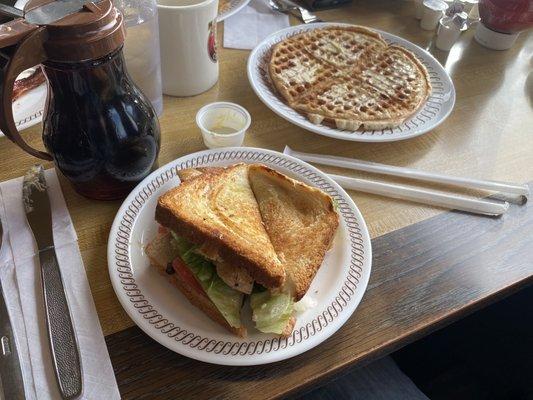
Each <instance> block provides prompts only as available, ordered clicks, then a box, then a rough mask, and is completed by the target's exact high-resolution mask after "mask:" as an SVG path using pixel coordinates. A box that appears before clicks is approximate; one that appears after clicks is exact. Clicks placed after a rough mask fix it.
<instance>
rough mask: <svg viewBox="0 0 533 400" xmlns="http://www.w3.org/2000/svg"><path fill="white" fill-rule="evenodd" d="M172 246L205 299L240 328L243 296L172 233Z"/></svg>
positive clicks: (207, 262) (233, 325) (190, 246)
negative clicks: (195, 279) (203, 293)
mask: <svg viewBox="0 0 533 400" xmlns="http://www.w3.org/2000/svg"><path fill="white" fill-rule="evenodd" d="M171 232H172V231H171ZM172 236H173V238H174V246H175V247H176V249H177V251H178V253H179V255H180V257H181V259H182V260H183V262H184V263H185V264H186V265H187V267H189V269H190V270H191V272H192V273H193V274H194V276H195V277H196V278H197V279H198V281H199V282H200V285H201V286H202V288H203V289H204V290H205V293H206V294H207V297H209V299H210V300H211V301H212V302H213V304H215V306H216V308H218V310H219V311H220V313H221V314H222V315H223V316H224V318H226V321H228V323H229V324H230V325H231V326H232V327H234V328H239V327H241V307H242V301H243V297H244V294H243V293H241V292H239V291H237V290H235V289H233V288H231V287H229V286H228V285H227V284H226V283H225V282H224V281H223V280H222V279H220V277H219V276H218V275H217V270H216V267H215V266H214V265H213V264H212V263H211V262H209V261H208V260H206V259H205V258H204V257H202V256H201V255H199V254H197V253H195V252H194V250H195V249H196V247H195V246H193V245H192V244H190V243H189V242H187V240H185V239H183V238H181V237H179V236H178V235H176V234H175V233H174V232H172Z"/></svg>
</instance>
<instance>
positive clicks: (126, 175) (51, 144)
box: [0, 0, 160, 200]
mask: <svg viewBox="0 0 533 400" xmlns="http://www.w3.org/2000/svg"><path fill="white" fill-rule="evenodd" d="M46 3H49V1H46V0H44V1H43V0H37V1H31V2H30V3H29V4H28V5H27V7H26V9H27V10H28V9H31V8H34V7H37V6H39V5H43V4H46ZM123 43H124V27H123V17H122V14H121V13H120V12H119V11H118V10H117V9H116V8H115V7H113V5H112V4H111V1H110V0H102V1H101V2H99V3H86V4H84V5H83V9H82V10H80V11H78V12H76V13H74V14H71V15H68V16H66V17H64V18H62V19H61V20H59V21H56V22H52V23H50V24H47V25H42V26H37V25H32V24H29V23H28V22H26V21H25V20H23V19H17V20H14V21H11V22H9V23H6V24H4V25H0V59H2V58H3V60H4V63H3V64H2V65H0V113H1V115H2V118H0V130H2V132H3V133H4V134H5V135H6V136H7V137H8V138H9V139H11V140H12V141H13V142H15V143H16V144H17V145H19V146H20V147H21V148H22V149H23V150H25V151H27V152H28V153H30V154H32V155H34V156H36V157H39V158H43V159H46V160H53V161H54V163H55V165H56V167H57V168H58V169H59V170H60V171H61V172H62V173H63V175H64V176H66V177H67V178H68V180H69V181H70V182H71V183H72V184H73V185H74V188H75V189H76V191H78V192H79V193H81V194H82V195H84V196H87V197H90V198H94V199H103V200H107V199H109V200H110V199H118V198H122V197H124V196H125V195H126V194H127V193H129V191H130V190H131V189H133V187H135V186H136V185H137V184H138V183H139V182H140V181H141V180H142V179H143V178H144V177H146V176H147V175H148V174H149V173H150V172H151V171H152V169H153V168H154V166H155V163H156V160H157V156H158V153H159V147H160V132H159V122H158V120H157V116H156V114H155V111H154V109H153V107H152V105H151V104H150V101H149V100H148V99H147V98H146V97H145V96H144V95H143V93H142V92H141V91H140V90H139V89H138V88H137V86H135V84H134V83H133V81H132V79H131V78H130V76H129V74H128V72H127V70H126V67H125V63H124V57H123V54H122V46H123ZM39 63H42V65H43V69H44V73H45V75H46V77H47V81H48V98H47V102H46V107H45V110H44V115H43V141H44V144H45V147H46V150H47V152H42V151H39V150H36V149H34V148H33V147H31V146H30V145H28V144H27V143H26V142H25V141H24V139H23V138H22V137H21V135H20V134H19V133H18V131H17V128H16V127H15V123H14V120H13V112H12V107H11V98H12V92H13V83H14V81H15V79H16V77H17V76H18V74H19V73H20V72H22V71H23V70H25V69H27V68H29V67H32V66H34V65H37V64H39Z"/></svg>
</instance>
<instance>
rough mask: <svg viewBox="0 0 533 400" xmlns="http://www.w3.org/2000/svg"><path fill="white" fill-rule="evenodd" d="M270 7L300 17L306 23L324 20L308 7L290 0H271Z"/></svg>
mask: <svg viewBox="0 0 533 400" xmlns="http://www.w3.org/2000/svg"><path fill="white" fill-rule="evenodd" d="M268 4H269V6H270V8H272V9H273V10H275V11H278V12H281V13H283V14H289V15H292V16H295V17H296V18H298V19H300V20H301V21H302V22H303V23H304V24H311V23H314V22H324V21H322V20H321V19H320V18H318V17H317V16H316V15H315V14H313V13H311V12H310V11H309V10H308V9H307V8H304V7H302V6H299V5H298V4H296V3H293V2H292V1H290V0H269V2H268Z"/></svg>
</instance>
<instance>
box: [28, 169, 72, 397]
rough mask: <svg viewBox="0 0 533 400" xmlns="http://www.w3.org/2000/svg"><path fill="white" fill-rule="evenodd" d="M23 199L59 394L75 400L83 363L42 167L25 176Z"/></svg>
mask: <svg viewBox="0 0 533 400" xmlns="http://www.w3.org/2000/svg"><path fill="white" fill-rule="evenodd" d="M22 198H23V203H24V209H25V211H26V219H27V220H28V224H29V226H30V228H31V230H32V232H33V236H34V238H35V242H36V243H37V247H38V249H39V261H40V265H41V283H42V288H43V296H44V309H45V316H46V329H47V332H48V341H49V344H50V350H51V353H52V361H53V364H54V372H55V375H56V379H57V383H58V386H59V391H60V393H61V396H62V398H63V399H75V398H77V397H79V396H80V395H81V392H82V374H81V360H80V353H79V348H78V343H77V340H76V335H75V333H74V327H73V325H72V318H71V315H70V310H69V307H68V301H67V296H66V293H65V287H64V285H63V279H62V278H61V271H60V269H59V264H58V261H57V257H56V252H55V248H54V238H53V232H52V212H51V209H50V200H49V198H48V192H47V186H46V180H45V178H44V170H43V167H42V165H36V166H34V167H32V168H31V169H30V170H29V171H28V172H27V173H26V175H25V176H24V180H23V184H22Z"/></svg>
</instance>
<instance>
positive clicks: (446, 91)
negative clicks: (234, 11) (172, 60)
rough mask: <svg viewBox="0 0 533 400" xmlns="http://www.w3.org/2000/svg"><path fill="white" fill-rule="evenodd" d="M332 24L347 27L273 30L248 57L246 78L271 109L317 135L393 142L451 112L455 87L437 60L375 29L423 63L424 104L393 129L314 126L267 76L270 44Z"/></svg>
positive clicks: (433, 124)
mask: <svg viewBox="0 0 533 400" xmlns="http://www.w3.org/2000/svg"><path fill="white" fill-rule="evenodd" d="M331 26H350V25H348V24H337V23H316V24H309V25H297V26H293V27H290V28H287V29H283V30H281V31H278V32H276V33H273V34H272V35H270V36H269V37H267V38H266V39H265V40H263V41H262V42H261V43H259V44H258V45H257V46H256V47H255V49H254V50H253V51H252V53H251V54H250V57H249V58H248V80H249V81H250V85H252V88H253V90H254V91H255V93H256V94H257V96H258V97H259V98H260V99H261V101H262V102H263V103H265V104H266V105H267V106H268V107H269V108H270V109H271V110H272V111H274V112H275V113H276V114H278V115H279V116H280V117H282V118H284V119H286V120H287V121H289V122H291V123H293V124H295V125H298V126H299V127H301V128H304V129H307V130H308V131H311V132H314V133H318V134H319V135H324V136H329V137H333V138H336V139H342V140H351V141H355V142H392V141H396V140H403V139H408V138H412V137H415V136H419V135H422V134H424V133H426V132H429V131H430V130H432V129H434V128H436V127H437V126H438V125H439V124H441V123H442V122H443V121H444V120H445V119H446V118H447V117H448V115H450V113H451V112H452V109H453V106H454V104H455V88H454V86H453V82H452V80H451V78H450V76H449V75H448V73H447V72H446V70H445V69H444V68H442V66H441V65H440V63H439V62H438V61H437V60H436V59H435V58H434V57H433V56H432V55H431V54H429V53H428V52H427V51H425V50H423V49H421V48H420V47H418V46H417V45H415V44H413V43H411V42H409V41H407V40H405V39H402V38H400V37H398V36H395V35H392V34H390V33H387V32H383V31H380V30H377V29H374V30H375V31H376V32H379V33H380V34H381V35H382V36H383V39H384V40H385V41H386V42H387V43H389V44H397V45H400V46H403V47H404V48H406V49H407V50H410V51H412V52H413V53H414V54H416V56H417V57H418V58H419V59H420V61H421V62H422V63H423V64H424V65H425V66H426V68H427V70H428V72H429V76H430V81H431V85H432V87H433V89H432V91H431V95H430V96H429V98H428V100H427V101H426V104H425V105H424V106H423V107H422V108H421V109H420V110H419V111H418V112H417V113H416V114H414V115H413V117H411V118H410V119H409V120H407V121H406V122H405V123H403V124H402V125H400V126H398V127H396V128H387V129H381V130H373V131H368V130H367V131H355V132H354V131H344V130H340V129H336V128H331V127H328V126H324V125H315V124H313V123H312V122H310V121H309V120H308V119H307V118H306V117H305V116H303V115H302V114H300V113H298V112H297V111H295V110H293V109H292V108H290V107H289V106H288V105H287V104H285V102H284V101H283V98H282V97H281V96H280V95H279V94H278V93H277V91H276V89H275V88H274V87H273V86H272V84H271V82H270V79H269V75H268V61H269V60H270V55H271V53H272V47H273V46H274V45H275V44H276V43H279V42H280V41H282V40H284V39H286V38H288V37H291V36H294V35H298V34H300V33H302V32H307V31H310V30H313V29H318V28H324V27H331Z"/></svg>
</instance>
